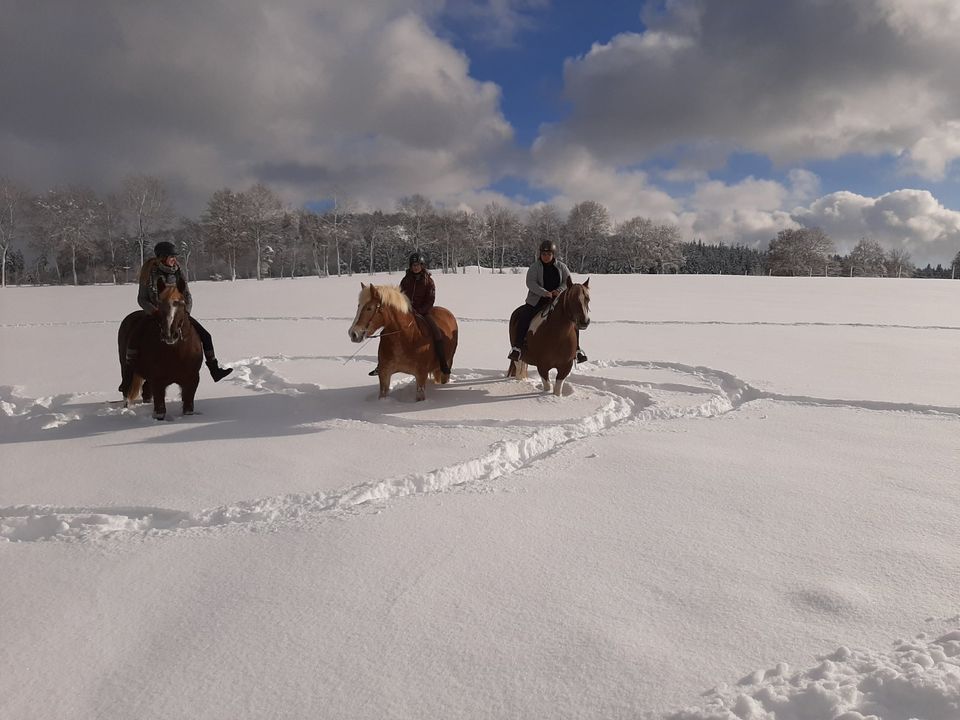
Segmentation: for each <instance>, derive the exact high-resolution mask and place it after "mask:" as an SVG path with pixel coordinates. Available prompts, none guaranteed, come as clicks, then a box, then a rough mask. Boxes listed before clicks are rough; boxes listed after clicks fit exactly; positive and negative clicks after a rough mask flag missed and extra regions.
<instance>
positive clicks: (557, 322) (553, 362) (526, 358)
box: [507, 277, 590, 397]
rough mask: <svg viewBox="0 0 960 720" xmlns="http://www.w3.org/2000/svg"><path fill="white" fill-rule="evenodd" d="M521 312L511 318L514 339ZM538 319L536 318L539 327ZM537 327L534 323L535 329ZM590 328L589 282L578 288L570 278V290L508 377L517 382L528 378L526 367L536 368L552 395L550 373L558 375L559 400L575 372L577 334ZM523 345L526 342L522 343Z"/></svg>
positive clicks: (556, 392) (530, 336)
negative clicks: (568, 378) (566, 380)
mask: <svg viewBox="0 0 960 720" xmlns="http://www.w3.org/2000/svg"><path fill="white" fill-rule="evenodd" d="M519 312H520V308H517V309H516V310H514V311H513V314H512V315H511V316H510V336H511V337H513V331H514V327H515V326H516V324H517V314H518V313H519ZM536 321H537V318H534V323H536ZM534 323H531V325H533V324H534ZM589 324H590V279H589V278H587V280H586V281H585V282H584V283H583V285H579V284H576V283H574V282H573V281H572V280H571V279H570V278H569V277H568V278H567V288H566V289H565V290H564V291H563V292H562V293H560V295H559V297H558V298H557V299H556V301H555V303H554V307H553V310H552V311H551V312H550V314H549V315H548V316H547V318H546V320H544V321H543V322H542V323H540V324H539V327H537V328H536V329H535V330H532V331H531V332H529V333H527V338H526V345H525V346H524V348H523V353H522V355H521V356H520V360H517V361H513V360H511V361H510V367H509V368H508V369H507V377H512V376H516V378H517V379H518V380H525V379H526V377H527V365H536V366H537V372H539V373H540V377H541V378H542V379H543V391H544V392H550V376H549V372H550V370H551V369H556V371H557V381H556V384H555V385H554V388H553V394H554V395H556V396H558V397H559V396H560V393H561V391H562V389H563V381H564V379H565V378H566V377H567V375H569V374H570V370H571V369H572V368H573V361H574V359H575V358H576V356H577V347H578V343H577V331H578V330H583V329H585V328H586V327H587V326H588V325H589ZM520 342H523V340H522V339H521V341H520Z"/></svg>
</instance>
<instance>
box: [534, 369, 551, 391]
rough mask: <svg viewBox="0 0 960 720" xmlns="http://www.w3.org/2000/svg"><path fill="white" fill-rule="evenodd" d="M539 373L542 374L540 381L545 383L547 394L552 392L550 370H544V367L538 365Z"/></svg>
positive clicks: (544, 388)
mask: <svg viewBox="0 0 960 720" xmlns="http://www.w3.org/2000/svg"><path fill="white" fill-rule="evenodd" d="M537 372H538V373H540V379H541V380H542V381H543V391H544V392H545V393H548V392H550V368H546V369H544V367H542V366H540V365H537Z"/></svg>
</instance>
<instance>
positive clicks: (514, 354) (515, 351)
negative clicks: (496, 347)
mask: <svg viewBox="0 0 960 720" xmlns="http://www.w3.org/2000/svg"><path fill="white" fill-rule="evenodd" d="M519 359H520V348H511V349H510V354H509V355H507V360H513V361H514V362H516V361H517V360H519Z"/></svg>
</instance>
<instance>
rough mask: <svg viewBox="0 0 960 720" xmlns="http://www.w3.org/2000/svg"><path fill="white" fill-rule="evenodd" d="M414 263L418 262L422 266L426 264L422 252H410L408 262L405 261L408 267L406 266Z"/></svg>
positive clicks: (411, 265)
mask: <svg viewBox="0 0 960 720" xmlns="http://www.w3.org/2000/svg"><path fill="white" fill-rule="evenodd" d="M414 263H420V264H421V265H423V266H424V267H426V266H427V261H426V260H424V258H423V254H422V253H418V252H415V253H412V254H411V255H410V262H408V263H407V267H408V268H409V267H413V264H414Z"/></svg>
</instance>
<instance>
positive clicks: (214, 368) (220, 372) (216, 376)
mask: <svg viewBox="0 0 960 720" xmlns="http://www.w3.org/2000/svg"><path fill="white" fill-rule="evenodd" d="M207 369H208V370H209V371H210V377H212V378H213V381H214V382H220V381H221V380H223V379H224V378H225V377H226V376H227V375H229V374H230V373H232V372H233V368H222V367H220V363H218V362H217V359H216V358H210V359H209V360H207Z"/></svg>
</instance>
